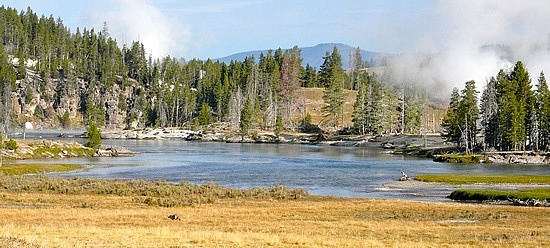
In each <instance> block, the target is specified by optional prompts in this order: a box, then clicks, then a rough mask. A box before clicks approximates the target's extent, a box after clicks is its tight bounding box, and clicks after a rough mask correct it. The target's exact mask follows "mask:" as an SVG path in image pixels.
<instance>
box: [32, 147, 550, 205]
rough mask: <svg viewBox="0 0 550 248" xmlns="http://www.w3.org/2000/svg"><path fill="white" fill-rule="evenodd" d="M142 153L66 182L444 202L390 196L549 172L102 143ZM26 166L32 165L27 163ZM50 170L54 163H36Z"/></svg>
mask: <svg viewBox="0 0 550 248" xmlns="http://www.w3.org/2000/svg"><path fill="white" fill-rule="evenodd" d="M103 143H104V144H113V145H121V146H124V147H127V148H129V149H131V150H132V151H136V152H139V154H138V155H136V156H135V157H118V158H71V159H61V160H56V162H60V163H77V164H84V165H103V166H101V167H97V168H93V169H90V170H87V171H80V172H72V173H67V174H61V176H63V177H75V176H77V177H93V178H107V179H144V180H165V181H168V182H174V183H177V182H180V181H188V182H192V183H197V184H202V183H206V182H215V183H218V184H220V185H222V186H225V187H235V188H251V187H269V186H270V185H276V184H283V185H286V186H289V187H292V188H298V187H299V188H305V189H307V190H308V191H309V192H310V193H312V194H317V195H331V196H343V197H373V198H399V199H409V200H410V199H412V200H428V201H444V200H445V196H447V195H448V194H449V193H450V191H449V190H443V191H441V190H432V191H425V190H424V191H422V192H418V191H415V190H387V189H384V187H383V185H384V184H385V183H388V182H394V181H396V180H397V179H399V177H400V176H401V171H402V170H403V171H405V172H407V173H408V174H409V176H411V177H413V176H414V175H416V174H425V173H457V174H474V173H479V174H533V175H545V174H550V170H549V169H550V167H549V166H545V165H491V164H482V165H463V164H448V163H435V162H433V161H431V160H427V159H418V158H414V157H410V156H401V155H391V154H382V153H380V152H381V150H379V149H373V148H355V147H332V146H314V145H290V144H226V143H207V142H185V141H176V140H104V141H103ZM26 162H28V161H26ZM35 162H39V163H51V162H52V160H37V161H35Z"/></svg>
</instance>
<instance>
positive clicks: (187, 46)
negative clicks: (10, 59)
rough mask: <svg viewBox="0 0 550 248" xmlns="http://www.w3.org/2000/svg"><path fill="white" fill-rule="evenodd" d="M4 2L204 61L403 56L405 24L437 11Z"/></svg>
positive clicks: (354, 2)
mask: <svg viewBox="0 0 550 248" xmlns="http://www.w3.org/2000/svg"><path fill="white" fill-rule="evenodd" d="M3 2H4V3H3V4H4V5H6V6H10V7H14V8H16V9H19V10H22V9H23V10H24V9H26V7H27V6H30V7H31V8H32V9H33V10H34V11H35V12H37V13H38V14H39V15H41V14H44V15H46V16H48V15H50V14H52V15H53V16H54V17H58V16H59V17H61V19H63V21H64V24H65V25H67V26H68V27H70V28H71V30H73V31H74V30H75V28H76V27H81V28H82V27H88V28H90V27H95V28H96V30H99V29H101V26H102V23H103V21H106V22H107V23H108V26H109V29H110V33H111V36H113V37H114V38H116V39H117V40H118V41H119V42H124V41H126V42H127V43H129V42H130V41H131V40H136V39H140V40H141V41H143V42H144V43H146V44H145V45H146V46H147V47H148V48H149V51H148V52H152V53H157V56H164V55H167V54H170V55H174V56H176V57H186V58H191V57H198V58H201V59H205V58H207V57H211V58H215V57H222V56H226V55H230V54H232V53H236V52H241V51H247V50H258V49H267V48H278V47H282V48H289V47H292V46H294V45H298V46H302V47H303V46H313V45H316V44H319V43H328V42H341V43H346V44H349V45H351V46H360V47H361V48H363V49H367V50H373V51H380V52H390V53H400V52H405V51H407V50H408V44H409V45H410V42H411V41H410V40H409V39H404V38H403V37H402V36H399V34H396V33H395V32H399V33H402V34H406V33H407V26H410V25H414V24H415V23H418V21H419V20H420V19H421V18H422V17H423V16H426V15H427V14H429V12H430V11H431V10H432V9H433V8H434V7H435V3H434V2H433V1H406V0H401V1H384V0H366V1H361V0H350V1H328V0H325V1H309V0H304V1H292V0H284V1H273V0H271V1H270V0H235V1H216V0H206V1H187V0H184V1H175V0H158V1H153V0H135V1H131V0H111V1H107V0H95V1H66V0H7V1H3ZM142 22H145V23H142ZM410 29H414V28H412V27H411V28H410ZM159 39H164V40H165V41H159ZM147 43H149V44H147Z"/></svg>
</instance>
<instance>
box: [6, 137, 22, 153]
mask: <svg viewBox="0 0 550 248" xmlns="http://www.w3.org/2000/svg"><path fill="white" fill-rule="evenodd" d="M4 147H5V148H6V149H8V150H12V151H15V150H17V148H18V147H19V146H18V145H17V141H15V140H12V139H10V140H8V141H5V142H4Z"/></svg>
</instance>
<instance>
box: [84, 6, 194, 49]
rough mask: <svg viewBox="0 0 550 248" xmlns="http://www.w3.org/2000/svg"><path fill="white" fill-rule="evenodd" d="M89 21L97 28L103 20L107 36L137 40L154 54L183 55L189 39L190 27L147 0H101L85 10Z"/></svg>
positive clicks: (99, 28) (128, 42) (122, 40)
mask: <svg viewBox="0 0 550 248" xmlns="http://www.w3.org/2000/svg"><path fill="white" fill-rule="evenodd" d="M87 14H88V15H89V17H88V18H87V20H89V21H90V22H91V23H90V25H91V26H93V27H96V30H97V31H99V30H101V27H102V26H103V22H107V26H108V28H109V33H110V35H111V37H114V38H116V39H117V41H118V42H119V44H120V45H122V44H123V43H126V44H127V45H131V43H132V41H134V40H139V41H141V42H142V43H143V44H144V46H145V49H146V52H147V54H151V55H152V56H153V57H154V58H160V57H164V56H166V55H171V56H176V57H183V56H185V55H186V53H187V52H188V49H189V46H190V41H191V29H190V27H188V26H186V25H184V24H182V23H179V22H178V20H177V19H176V18H174V17H172V16H170V15H168V14H167V13H164V12H161V10H160V9H159V8H157V7H155V6H154V5H153V4H151V3H150V2H149V1H148V0H115V1H104V2H102V3H101V4H96V5H93V7H92V8H91V9H90V10H89V11H88V13H87Z"/></svg>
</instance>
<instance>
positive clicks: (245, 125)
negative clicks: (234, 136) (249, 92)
mask: <svg viewBox="0 0 550 248" xmlns="http://www.w3.org/2000/svg"><path fill="white" fill-rule="evenodd" d="M252 111H253V110H252V102H251V101H250V99H246V103H245V104H244V107H243V109H242V110H241V119H240V122H239V126H240V128H241V133H242V135H247V134H248V130H249V129H250V128H251V127H252V116H253V113H252Z"/></svg>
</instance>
